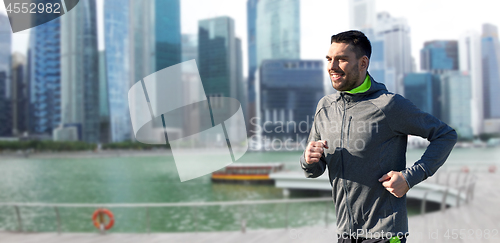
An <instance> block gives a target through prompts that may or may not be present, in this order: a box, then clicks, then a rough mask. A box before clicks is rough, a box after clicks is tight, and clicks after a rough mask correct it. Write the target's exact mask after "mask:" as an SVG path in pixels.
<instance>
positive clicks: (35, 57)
mask: <svg viewBox="0 0 500 243" xmlns="http://www.w3.org/2000/svg"><path fill="white" fill-rule="evenodd" d="M32 22H33V24H34V25H37V26H36V27H34V28H32V29H31V35H30V40H29V51H28V73H27V78H28V80H29V82H28V83H29V85H30V88H29V91H30V99H29V102H30V105H29V116H30V118H29V120H30V129H29V130H30V133H31V135H35V136H45V137H50V136H51V135H52V131H53V130H54V129H55V128H56V127H57V126H59V125H60V123H61V19H60V18H57V19H54V20H52V21H49V22H46V19H45V16H44V15H36V16H33V19H32ZM43 22H45V23H44V24H40V25H38V23H43Z"/></svg>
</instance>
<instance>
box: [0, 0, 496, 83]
mask: <svg viewBox="0 0 500 243" xmlns="http://www.w3.org/2000/svg"><path fill="white" fill-rule="evenodd" d="M1 2H2V3H3V1H1ZM103 2H104V0H97V5H98V16H99V17H98V22H100V23H101V24H100V26H101V27H102V22H103V15H102V11H103V8H102V4H103ZM246 3H247V0H239V1H234V0H232V1H231V0H210V1H196V0H182V1H181V33H183V34H194V33H196V32H197V23H198V20H200V19H206V18H211V17H217V16H229V17H231V18H233V19H234V20H235V35H236V37H238V38H240V39H241V40H243V41H242V49H243V64H244V65H243V66H244V70H243V73H244V76H245V77H246V76H247V75H248V70H247V68H248V63H247V55H248V53H247V50H248V49H247V44H248V43H247V41H246V40H247V29H246V26H247V20H246V17H247V16H246ZM451 3H452V2H451V1H447V0H434V1H431V0H422V1H414V2H406V1H405V2H401V1H397V0H384V1H376V2H375V9H376V10H375V12H377V13H378V12H381V11H386V12H388V13H389V14H391V16H393V17H396V18H397V17H405V18H407V20H408V24H409V25H410V28H411V42H412V51H411V53H412V56H413V58H415V63H420V60H419V58H420V57H419V52H420V49H421V48H422V47H423V44H424V42H426V41H432V40H458V39H459V38H460V35H461V34H463V33H464V32H466V31H468V30H470V29H472V30H475V31H477V32H479V33H480V32H481V26H482V24H484V23H490V24H493V25H496V26H500V19H498V18H496V13H495V8H491V7H488V6H491V2H489V1H486V0H477V1H475V4H474V5H467V4H464V3H460V4H456V3H455V4H453V5H452V4H451ZM300 4H301V7H300V11H301V28H300V29H301V46H300V50H301V58H302V59H321V58H323V57H324V55H325V53H326V51H327V50H328V46H329V41H328V40H329V38H330V36H331V35H332V34H335V33H338V32H341V31H344V30H347V29H348V27H349V16H348V1H340V0H339V1H331V0H311V1H307V2H306V1H301V2H300ZM191 6H194V7H191ZM220 6H225V7H224V8H220ZM429 6H431V7H429ZM423 12H425V15H423V14H422V13H423ZM0 13H4V14H5V6H4V4H1V6H0ZM333 14H335V16H336V19H339V22H338V23H335V24H334V23H333V22H332V17H330V16H331V15H333ZM63 17H64V16H63ZM322 23H327V24H324V25H323V24H322ZM101 27H99V31H100V35H99V39H100V43H99V46H100V47H99V48H100V49H101V50H102V49H103V46H104V43H103V30H102V28H101ZM29 32H30V31H29V30H25V31H21V32H17V33H14V34H13V35H12V37H13V42H12V43H13V49H12V52H15V51H17V52H21V53H23V54H25V53H26V48H27V43H28V36H29ZM417 70H419V67H417Z"/></svg>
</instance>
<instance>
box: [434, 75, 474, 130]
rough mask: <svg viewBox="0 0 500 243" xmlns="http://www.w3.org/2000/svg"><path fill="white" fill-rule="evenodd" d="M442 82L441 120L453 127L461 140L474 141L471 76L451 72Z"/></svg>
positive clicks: (444, 76)
mask: <svg viewBox="0 0 500 243" xmlns="http://www.w3.org/2000/svg"><path fill="white" fill-rule="evenodd" d="M439 78H440V80H441V119H442V120H443V121H444V122H446V123H447V124H448V125H450V126H451V127H453V128H454V129H455V130H456V131H457V133H458V136H459V137H460V138H465V139H472V137H473V134H472V119H471V98H472V92H471V88H470V86H471V84H470V83H471V80H470V75H468V74H465V73H462V72H460V71H449V72H445V73H443V74H441V75H439Z"/></svg>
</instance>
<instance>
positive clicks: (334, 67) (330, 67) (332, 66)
mask: <svg viewBox="0 0 500 243" xmlns="http://www.w3.org/2000/svg"><path fill="white" fill-rule="evenodd" d="M338 68H339V62H337V61H334V60H332V61H330V62H328V71H332V70H338Z"/></svg>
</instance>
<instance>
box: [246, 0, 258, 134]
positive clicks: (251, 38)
mask: <svg viewBox="0 0 500 243" xmlns="http://www.w3.org/2000/svg"><path fill="white" fill-rule="evenodd" d="M258 3H259V0H248V1H247V31H248V33H247V38H248V39H247V44H248V76H247V77H248V79H247V80H248V87H247V90H248V100H247V102H248V107H247V108H248V113H247V119H250V118H252V117H255V71H257V4H258ZM247 129H248V130H252V129H251V127H249V126H247Z"/></svg>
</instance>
